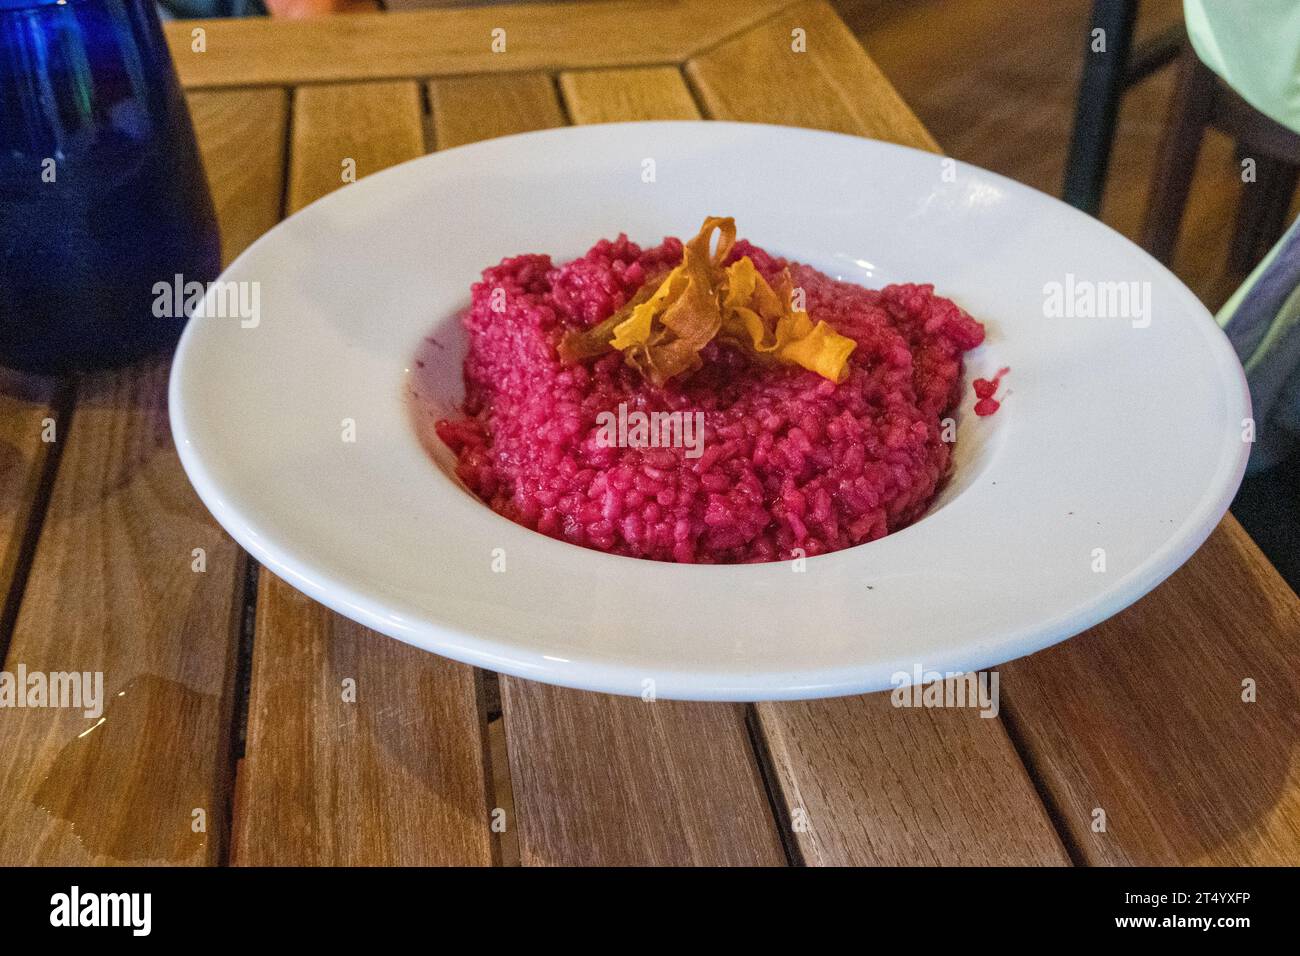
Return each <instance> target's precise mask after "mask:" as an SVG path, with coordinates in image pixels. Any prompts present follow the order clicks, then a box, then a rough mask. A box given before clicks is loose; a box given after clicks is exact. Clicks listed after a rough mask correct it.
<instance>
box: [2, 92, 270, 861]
mask: <svg viewBox="0 0 1300 956" xmlns="http://www.w3.org/2000/svg"><path fill="white" fill-rule="evenodd" d="M277 99H278V100H280V101H282V100H283V94H282V93H278V92H277V91H270V90H268V91H261V92H255V93H250V92H246V91H236V92H229V93H224V92H223V93H213V94H205V95H204V96H203V97H202V98H201V99H200V101H199V102H198V105H197V106H196V108H195V110H194V121H195V127H196V130H197V133H198V137H199V146H200V149H201V150H202V154H203V159H204V163H205V165H206V167H207V170H208V175H209V178H210V179H211V180H212V181H213V182H214V184H231V183H243V182H253V181H257V182H261V183H264V184H265V185H266V187H267V188H266V189H264V190H262V191H259V192H257V193H253V194H250V195H243V196H240V197H238V201H232V199H233V197H230V196H228V195H223V194H222V190H221V189H220V188H219V189H218V193H219V194H218V196H217V211H218V218H219V221H220V225H221V228H222V231H223V234H224V236H225V240H226V241H225V243H224V251H225V254H226V256H227V258H229V257H230V256H233V255H235V254H236V253H238V252H239V251H240V248H242V244H244V243H247V242H248V241H250V240H251V239H252V238H253V237H255V236H256V235H257V234H258V233H260V232H261V231H262V230H263V229H265V228H266V226H267V225H268V224H270V223H273V222H274V221H275V219H276V217H277V216H278V214H279V207H280V186H279V179H280V170H281V169H282V168H283V154H284V139H283V135H282V131H283V125H282V123H283V110H282V109H281V110H280V112H279V113H278V114H277V111H276V106H275V102H276V100H277ZM254 106H256V107H258V108H259V109H260V110H261V112H260V113H258V114H251V113H249V112H248V110H249V108H250V107H254ZM277 123H280V124H281V125H280V126H279V130H280V132H279V133H277ZM167 376H168V362H167V360H166V358H165V357H160V358H155V359H151V360H147V361H144V362H141V363H138V364H137V365H134V366H130V367H128V368H124V369H119V370H114V371H107V372H99V373H95V374H92V375H89V376H86V377H84V378H83V379H82V380H81V381H80V382H79V384H78V386H77V407H76V410H75V414H74V416H73V419H72V422H71V426H70V427H69V428H67V429H66V430H65V431H63V432H61V433H60V435H59V439H58V440H59V441H60V442H62V443H64V444H63V452H62V455H61V459H60V464H59V469H58V473H57V476H56V479H55V483H54V487H53V490H52V494H51V499H50V504H49V510H48V514H47V516H46V520H45V524H44V527H43V529H42V532H41V536H40V540H39V543H38V546H37V550H36V554H35V557H34V561H33V564H32V568H31V571H30V576H29V579H28V581H27V589H26V596H25V598H24V600H23V603H22V607H21V609H20V613H19V617H18V620H17V626H16V628H15V631H14V634H13V637H12V641H11V643H10V647H9V654H8V657H7V659H6V669H8V670H10V671H11V672H13V671H15V670H16V669H17V668H18V667H19V665H25V666H26V668H27V669H28V670H29V671H45V672H48V671H72V670H76V671H89V672H92V673H93V672H101V673H102V674H103V689H104V695H105V702H104V707H103V714H102V717H103V721H102V723H101V722H100V721H99V720H97V719H93V718H91V719H88V718H86V717H85V716H84V711H83V710H70V709H58V710H56V709H41V710H15V709H8V708H6V709H4V710H0V863H3V864H13V863H40V864H44V865H51V864H88V863H95V864H105V863H148V862H152V863H185V864H213V863H216V862H219V860H220V859H221V858H222V856H223V855H224V852H225V846H224V842H225V838H226V832H227V829H228V822H229V821H228V820H227V819H226V805H227V802H228V800H229V794H230V783H231V781H230V743H231V737H232V727H231V712H232V698H233V683H234V658H235V651H236V645H237V636H238V628H239V618H240V613H241V610H242V598H243V585H244V566H245V560H246V558H245V556H244V554H243V552H242V551H240V550H239V548H237V547H236V546H235V543H234V542H233V541H231V540H230V538H229V537H227V536H226V535H225V533H224V532H222V531H221V529H220V528H218V527H217V525H216V523H215V522H214V521H213V520H212V518H211V517H210V516H209V515H208V513H207V511H206V510H205V509H204V507H203V505H202V504H201V503H200V502H199V500H198V497H197V496H196V495H195V494H194V492H193V490H192V489H191V488H190V484H189V480H188V479H187V478H186V477H185V474H184V472H183V471H182V470H181V465H180V460H179V459H178V458H177V457H176V451H175V448H174V446H173V445H172V440H171V431H170V428H169V426H168V422H167V405H166V399H167ZM199 549H201V551H200V550H199ZM196 562H201V566H202V570H196V566H197V565H196ZM92 728H93V729H92ZM196 811H201V813H197V814H196Z"/></svg>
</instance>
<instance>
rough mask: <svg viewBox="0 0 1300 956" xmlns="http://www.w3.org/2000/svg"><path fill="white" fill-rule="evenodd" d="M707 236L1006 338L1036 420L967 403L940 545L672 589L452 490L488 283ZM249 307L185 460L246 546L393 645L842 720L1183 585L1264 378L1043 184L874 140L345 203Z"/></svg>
mask: <svg viewBox="0 0 1300 956" xmlns="http://www.w3.org/2000/svg"><path fill="white" fill-rule="evenodd" d="M647 159H651V160H653V161H654V171H655V177H654V181H653V182H646V181H644V179H643V171H644V170H645V169H646V168H647V167H646V165H645V162H644V161H645V160H647ZM707 214H721V215H732V216H735V217H736V219H737V222H738V224H739V227H740V234H741V235H742V236H745V237H748V238H750V239H751V240H753V241H754V242H756V243H757V244H759V245H761V246H764V247H765V248H767V249H769V250H770V251H772V252H775V253H779V254H784V255H786V256H789V257H791V258H795V259H798V260H801V261H805V262H808V263H810V264H812V265H815V266H817V267H819V268H821V269H823V270H824V271H827V272H829V273H830V274H832V275H836V276H838V277H841V278H844V279H848V280H851V281H855V282H860V283H863V284H867V285H871V286H875V287H879V286H880V285H883V284H885V283H888V282H892V281H920V282H933V283H934V284H935V286H936V287H937V289H938V291H939V292H940V293H941V294H943V295H946V296H949V297H951V298H953V299H955V300H956V301H957V302H958V303H960V304H961V305H962V306H963V307H965V308H966V309H967V310H968V311H969V312H970V313H972V314H973V315H975V316H976V317H977V318H980V319H981V320H983V321H984V322H985V324H986V326H987V328H988V338H987V341H986V342H985V344H984V345H983V346H982V347H981V348H980V349H978V350H977V351H975V352H973V353H971V354H970V355H969V356H968V361H967V378H968V380H969V379H973V378H975V377H977V376H980V375H988V374H990V373H992V372H993V371H995V370H996V369H997V368H999V367H1001V366H1004V365H1006V366H1010V367H1011V373H1010V374H1009V375H1008V376H1007V377H1006V378H1005V380H1004V381H1003V388H1002V392H1000V397H1001V396H1002V395H1005V401H1004V403H1003V406H1002V409H1001V411H999V412H998V413H997V414H995V415H993V416H991V417H988V418H982V419H981V418H977V417H976V416H975V415H973V414H972V412H971V409H972V404H973V400H974V399H973V394H972V392H971V390H970V388H969V387H967V390H966V392H965V397H964V398H963V400H962V405H961V409H960V411H959V413H958V419H959V422H960V424H959V432H958V444H957V454H956V470H955V473H954V477H953V480H952V481H951V483H950V484H949V485H948V487H947V488H946V490H945V491H944V492H943V494H942V495H941V497H940V499H939V500H938V501H937V502H936V503H935V505H934V506H933V508H932V509H931V511H930V512H929V514H928V515H927V516H926V517H924V518H923V519H922V520H920V521H918V522H917V523H915V524H913V525H912V526H911V527H908V528H906V529H904V530H902V531H899V532H897V533H895V534H893V535H890V536H889V537H887V538H885V539H883V540H880V541H876V542H873V543H870V544H867V545H863V546H860V547H857V548H852V549H849V550H846V551H841V552H838V553H835V554H831V555H826V556H823V557H818V558H813V559H809V560H808V561H807V563H806V569H805V570H804V571H803V573H798V572H796V571H795V570H794V568H793V566H792V565H791V564H785V563H781V564H765V565H749V566H725V567H716V566H715V567H700V566H687V565H674V564H667V563H658V562H649V561H638V560H635V559H630V558H622V557H613V556H609V555H605V554H601V553H598V552H596V551H591V550H587V549H584V548H579V547H575V546H573V545H569V544H565V543H562V542H559V541H555V540H551V539H549V538H547V537H545V536H543V535H540V534H537V533H534V532H532V531H529V530H526V529H525V528H522V527H519V526H516V525H514V524H512V523H511V522H509V521H507V520H506V519H504V518H501V517H499V516H497V515H496V514H494V513H492V512H491V511H490V510H489V509H488V508H487V507H486V506H484V505H482V504H481V503H480V502H478V501H477V500H476V499H474V498H472V497H471V496H470V495H469V493H468V492H467V491H465V490H464V489H463V488H462V487H461V486H460V485H459V484H458V483H457V482H456V480H455V479H454V478H453V477H452V472H451V467H452V459H451V455H450V453H449V452H447V450H446V449H442V451H441V453H440V454H438V455H437V461H436V463H435V462H434V461H432V460H431V459H430V457H429V456H428V455H427V454H426V453H425V451H424V450H423V449H422V448H421V445H420V442H419V441H418V439H417V437H416V435H415V433H414V431H413V429H412V426H411V422H410V418H409V416H408V409H407V406H406V403H405V393H406V376H407V374H408V368H409V367H410V366H411V364H412V361H411V360H412V356H413V355H414V354H415V353H416V351H417V349H418V347H419V346H420V343H421V341H422V338H423V337H424V336H426V335H428V334H429V333H430V332H431V331H435V333H436V337H437V339H438V340H439V341H440V342H441V343H442V344H443V345H445V346H446V348H445V350H444V351H443V352H441V353H439V354H440V355H441V356H442V359H441V361H439V362H437V363H435V365H434V367H433V368H432V369H431V370H430V374H431V375H432V376H433V380H434V381H435V382H437V383H440V384H439V386H438V389H439V391H440V392H441V394H442V395H443V396H444V399H445V408H446V411H447V413H448V414H453V413H454V409H453V405H454V403H455V402H456V401H457V400H458V399H459V397H460V388H461V384H460V361H461V359H462V357H463V354H464V349H465V338H464V335H463V333H462V332H461V330H460V328H459V325H458V323H457V320H456V315H457V312H458V311H459V310H460V309H462V308H463V307H464V306H465V305H466V304H467V302H468V289H469V286H470V284H471V283H472V282H474V281H475V280H476V279H477V277H478V274H479V272H480V271H481V270H482V269H483V268H484V267H485V266H487V265H489V264H493V263H496V262H497V261H499V260H500V259H501V258H502V257H504V256H508V255H514V254H517V253H520V252H549V253H551V254H552V255H553V256H554V257H555V259H556V261H563V260H565V259H568V258H571V257H574V256H577V255H581V254H582V253H583V252H584V251H585V250H586V249H587V248H588V246H590V244H591V243H592V242H593V241H594V240H596V239H597V238H599V237H602V236H613V235H616V234H617V233H618V232H619V231H626V232H627V233H628V234H629V235H630V236H631V237H632V238H633V239H634V240H637V241H639V242H642V243H643V244H649V243H654V242H657V241H659V240H660V239H661V238H662V237H663V236H664V235H668V234H671V235H689V234H693V233H694V231H695V229H696V228H697V227H698V225H699V223H700V221H701V219H703V217H704V216H705V215H707ZM223 279H224V280H225V281H232V280H233V281H241V282H256V283H259V288H260V303H259V304H260V322H259V323H258V324H257V326H256V327H255V328H245V327H243V325H242V324H241V322H240V320H239V318H238V317H229V318H217V317H214V318H197V319H195V320H193V321H191V323H190V324H189V327H188V328H187V330H186V332H185V336H184V338H183V339H182V341H181V344H180V348H179V351H178V353H177V356H176V361H175V366H174V369H173V373H172V380H171V419H172V428H173V431H174V434H175V437H176V443H177V445H178V447H179V449H180V455H181V460H182V461H183V462H184V465H185V469H186V471H187V472H188V474H189V476H190V479H191V480H192V481H193V483H194V486H195V488H196V489H197V490H198V493H199V495H200V497H202V499H203V501H204V503H205V504H206V505H207V506H208V508H209V509H210V510H211V511H212V513H213V514H214V515H215V516H216V518H217V520H218V521H220V522H221V524H222V525H224V526H225V528H226V529H227V530H228V531H229V532H230V533H231V534H232V535H233V536H234V538H235V539H236V540H237V541H238V542H239V543H240V544H241V545H243V546H244V547H245V548H246V549H248V551H250V552H251V553H252V554H253V555H254V556H255V557H256V558H257V559H258V560H259V561H261V562H263V563H264V564H265V565H267V566H268V567H269V568H270V569H271V570H272V571H274V572H275V573H276V574H278V575H280V576H281V577H283V578H285V579H286V580H287V581H289V582H290V583H291V584H293V585H294V586H295V587H297V588H299V589H301V590H302V591H304V592H306V593H307V594H308V595H310V596H311V597H313V598H315V599H316V600H318V601H321V602H322V603H324V604H326V605H328V606H330V607H332V608H334V609H335V610H337V611H339V612H341V613H343V614H345V615H347V616H349V617H351V618H354V619H356V620H357V621H360V622H362V623H363V624H366V625H368V626H370V627H372V628H375V629H376V630H379V631H382V632H383V633H385V634H388V635H391V636H393V637H396V638H399V639H401V640H404V641H408V642H410V643H411V644H415V645H417V646H419V647H423V648H426V649H428V650H430V651H434V652H437V653H439V654H443V655H446V656H448V657H452V658H456V659H458V660H462V661H467V662H469V663H472V664H477V665H481V666H483V667H487V668H491V669H493V670H497V671H503V672H505V673H509V674H515V675H520V676H523V677H528V678H533V679H536V680H542V681H549V682H552V683H557V684H565V685H569V686H573V687H581V688H588V689H593V690H603V691H611V692H615V693H623V694H637V695H640V694H642V693H643V691H644V690H646V689H647V688H648V687H650V686H653V689H654V692H655V693H656V694H657V695H658V696H661V697H672V698H694V699H723V700H726V699H740V700H757V699H772V698H776V699H780V698H799V697H817V696H829V695H835V694H847V693H855V692H864V691H874V690H880V689H884V688H887V687H889V686H891V683H893V682H894V680H895V675H896V674H898V673H900V672H905V673H908V674H911V673H912V672H913V669H914V668H916V667H919V668H920V669H921V670H922V671H923V672H924V671H940V672H944V671H960V670H967V669H973V668H983V667H988V666H992V665H996V664H998V663H1001V662H1004V661H1007V660H1010V659H1011V658H1015V657H1019V656H1021V655H1023V654H1028V653H1030V652H1032V651H1036V650H1038V649H1039V648H1042V647H1045V646H1047V645H1049V644H1053V643H1055V642H1057V641H1060V640H1062V639H1064V638H1067V637H1069V636H1071V635H1073V634H1077V633H1078V632H1080V631H1082V630H1084V629H1086V628H1088V627H1090V626H1091V625H1093V624H1095V623H1097V622H1098V621H1101V620H1103V619H1104V618H1106V617H1108V616H1110V615H1112V614H1114V613H1116V612H1117V611H1119V610H1120V609H1122V608H1124V607H1126V606H1127V605H1128V604H1130V603H1132V602H1133V601H1134V600H1136V599H1137V598H1139V597H1140V596H1142V595H1143V594H1145V593H1146V592H1147V591H1149V590H1150V589H1151V588H1152V587H1154V586H1155V585H1156V584H1158V583H1159V582H1160V581H1161V580H1163V579H1164V578H1165V577H1166V576H1167V575H1169V574H1170V572H1172V571H1173V570H1174V569H1175V568H1177V567H1178V566H1179V565H1180V564H1182V562H1183V561H1185V560H1186V559H1187V557H1188V556H1189V555H1191V553H1192V552H1193V551H1194V550H1195V549H1196V548H1197V547H1198V546H1199V545H1200V544H1201V542H1202V541H1204V539H1205V538H1206V537H1207V536H1208V534H1209V533H1210V531H1211V530H1212V529H1213V528H1214V526H1215V524H1216V523H1217V522H1218V520H1219V518H1220V517H1221V516H1222V515H1223V513H1224V511H1225V510H1226V508H1227V506H1228V502H1229V501H1230V499H1231V497H1232V495H1233V493H1234V491H1235V490H1236V488H1237V485H1238V483H1239V482H1240V479H1241V475H1242V472H1243V469H1244V466H1245V461H1246V457H1247V452H1248V450H1249V446H1248V445H1247V444H1245V443H1244V442H1243V441H1242V421H1243V419H1245V418H1246V417H1247V416H1248V415H1249V414H1250V410H1249V399H1248V396H1247V391H1246V386H1245V382H1244V379H1243V376H1242V371H1241V367H1240V365H1239V364H1238V362H1237V360H1236V358H1235V357H1234V355H1233V353H1232V350H1231V349H1230V347H1229V345H1228V343H1227V341H1226V339H1225V338H1224V336H1223V335H1222V334H1221V333H1220V331H1219V329H1218V328H1217V326H1216V325H1215V324H1214V321H1213V320H1212V318H1211V316H1210V315H1209V314H1208V313H1207V312H1206V310H1205V309H1204V308H1203V307H1202V306H1201V304H1200V303H1199V302H1198V301H1197V300H1196V298H1195V297H1194V296H1193V295H1192V294H1191V293H1190V292H1189V291H1188V290H1187V289H1186V288H1185V287H1184V286H1183V285H1181V284H1180V283H1179V282H1178V280H1177V279H1175V278H1174V277H1173V276H1172V275H1171V274H1170V273H1169V272H1168V271H1166V270H1165V269H1164V268H1162V267H1161V266H1160V265H1159V264H1157V263H1156V262H1155V261H1154V260H1153V259H1151V258H1150V257H1149V256H1147V255H1146V254H1145V253H1143V252H1142V251H1141V250H1139V249H1138V248H1137V247H1136V246H1134V245H1133V244H1132V243H1130V242H1129V241H1128V240H1126V239H1124V238H1123V237H1121V236H1119V235H1118V234H1117V233H1115V232H1113V231H1111V230H1110V229H1108V228H1106V227H1105V226H1103V225H1101V224H1100V223H1098V222H1096V221H1095V220H1093V219H1090V218H1088V217H1086V216H1084V215H1081V214H1079V213H1077V212H1075V211H1074V210H1072V209H1070V208H1069V207H1067V206H1065V205H1063V204H1062V203H1060V202H1057V201H1056V200H1054V199H1051V198H1049V197H1047V196H1045V195H1042V194H1041V193H1038V192H1035V191H1033V190H1031V189H1028V188H1026V187H1024V186H1021V185H1018V184H1016V183H1014V182H1011V181H1010V180H1007V179H1004V178H1002V177H1000V176H996V175H993V174H991V173H988V172H984V171H982V170H979V169H975V168H972V167H969V166H965V165H963V164H957V165H956V166H955V167H954V166H953V165H952V164H951V163H949V162H948V161H945V160H942V159H940V158H939V157H936V156H932V155H929V154H926V153H921V152H917V151H914V150H910V149H904V148H900V147H897V146H892V145H887V144H883V143H879V142H874V141H870V140H864V139H859V138H855V137H849V136H840V135H835V134H830V133H819V132H812V131H807V130H798V129H787V128H782V127H775V126H758V125H746V124H732V123H633V124H616V125H609V126H587V127H576V128H569V129H559V130H553V131H547V132H540V133H530V134H527V135H523V136H513V137H507V138H504V139H496V140H491V141H488V142H484V143H479V144H476V145H472V146H467V147H463V148H460V149H454V150H450V151H448V152H444V153H438V154H436V155H432V156H427V157H424V158H422V159H418V160H415V161H413V162H410V163H406V164H405V165H402V166H399V167H396V168H394V169H391V170H388V171H385V172H382V173H379V174H377V175H374V176H370V177H368V178H365V179H363V180H361V181H360V182H358V183H356V184H354V185H349V186H347V187H345V188H343V189H340V190H339V191H337V192H335V193H333V194H332V195H330V196H328V197H326V198H324V199H322V200H321V201H319V202H317V203H315V204H313V205H312V206H311V207H309V208H307V209H305V210H303V211H302V212H300V213H299V214H297V215H295V216H293V217H292V218H290V219H288V220H287V221H285V222H284V223H282V224H281V225H280V226H278V227H277V228H275V229H273V230H272V231H271V232H270V233H268V234H267V235H266V236H264V237H262V239H260V240H259V241H258V242H256V243H255V244H254V245H253V246H252V247H251V248H250V249H249V250H248V251H247V252H245V253H244V254H243V255H242V256H240V257H239V259H238V260H237V261H236V262H235V263H234V264H233V265H231V267H230V268H229V269H228V270H227V271H226V273H225V275H224V277H223ZM1052 283H1059V284H1060V285H1061V286H1062V288H1063V290H1064V288H1065V287H1067V284H1069V283H1073V286H1072V288H1073V289H1074V291H1075V295H1076V296H1077V295H1082V294H1083V293H1082V292H1081V291H1080V290H1082V289H1084V288H1087V287H1088V286H1087V284H1088V283H1137V284H1138V285H1137V286H1136V287H1135V288H1136V289H1137V290H1138V292H1139V297H1138V298H1136V299H1134V300H1133V301H1131V302H1130V303H1129V306H1128V308H1127V310H1125V309H1124V308H1123V303H1122V302H1121V301H1120V300H1119V299H1118V298H1117V297H1114V298H1111V300H1110V301H1109V302H1105V303H1104V304H1103V305H1102V306H1100V307H1098V308H1094V310H1093V311H1094V312H1100V313H1106V312H1110V313H1116V312H1122V313H1123V314H1119V315H1112V316H1111V317H1105V316H1104V315H1095V316H1094V317H1090V318H1084V317H1073V318H1071V317H1064V316H1062V317H1050V316H1049V315H1047V314H1046V312H1048V311H1050V309H1049V308H1047V307H1048V306H1050V302H1049V298H1050V296H1049V295H1048V294H1047V292H1045V289H1050V288H1051V285H1050V284H1052ZM1111 288H1112V289H1117V288H1118V287H1111ZM1144 290H1146V291H1149V308H1146V307H1144V305H1143V303H1144V302H1146V301H1147V299H1146V298H1145V294H1144ZM1093 291H1095V292H1096V291H1099V292H1100V293H1101V297H1102V299H1105V298H1107V296H1106V287H1100V288H1094V289H1093ZM344 419H351V420H352V421H353V422H354V423H355V442H351V443H348V442H344V441H343V440H342V438H343V434H342V432H343V427H344V426H343V420H344ZM495 549H503V553H504V555H505V559H506V570H505V572H504V573H498V572H494V571H493V569H492V564H493V555H494V552H495ZM1103 557H1104V570H1098V568H1099V567H1102V563H1101V562H1102V559H1103ZM648 681H653V685H650V684H648V683H647V682H648Z"/></svg>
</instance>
